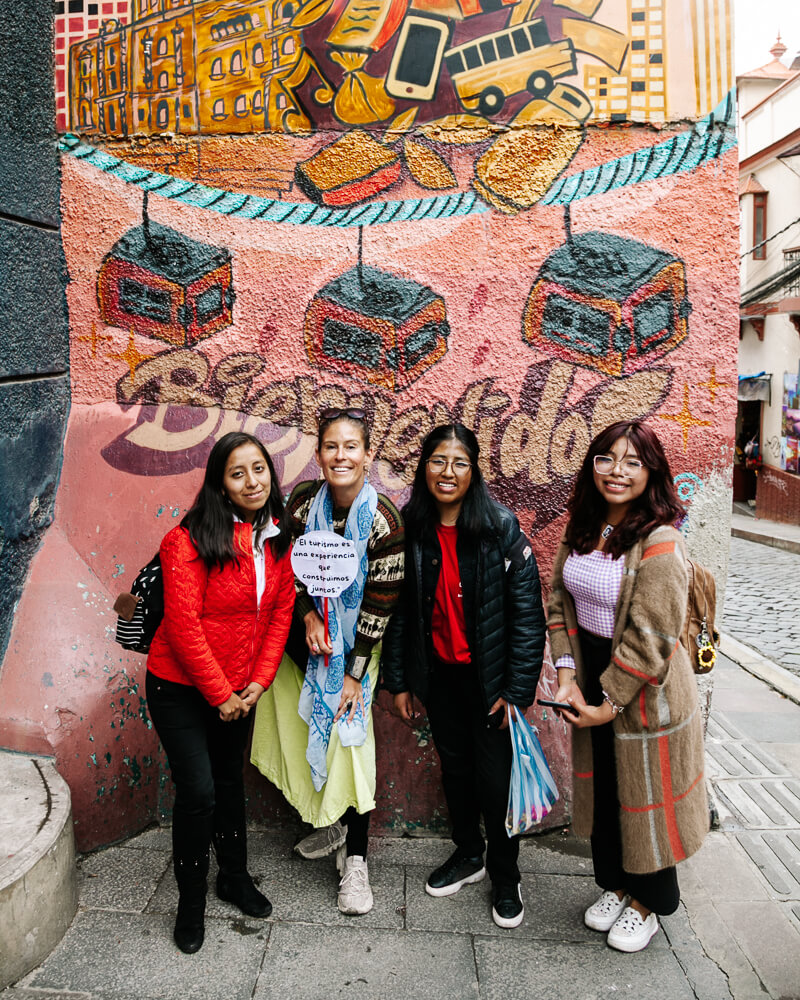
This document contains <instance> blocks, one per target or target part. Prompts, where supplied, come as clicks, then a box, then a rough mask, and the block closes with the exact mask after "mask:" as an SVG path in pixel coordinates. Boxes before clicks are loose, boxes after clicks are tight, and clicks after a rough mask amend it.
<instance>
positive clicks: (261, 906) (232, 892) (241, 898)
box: [217, 871, 272, 917]
mask: <svg viewBox="0 0 800 1000" xmlns="http://www.w3.org/2000/svg"><path fill="white" fill-rule="evenodd" d="M217 895H218V896H219V898H220V899H222V900H224V901H225V902H226V903H233V904H234V906H238V907H239V909H240V910H241V911H242V913H246V914H247V916H248V917H268V916H269V915H270V913H272V903H270V901H269V900H268V899H267V897H266V896H265V895H264V893H263V892H259V891H258V889H256V887H255V885H254V884H253V880H252V878H251V877H250V876H249V875H248V873H247V872H243V873H241V874H236V875H231V874H228V873H226V872H223V871H221V872H220V873H219V874H218V875H217Z"/></svg>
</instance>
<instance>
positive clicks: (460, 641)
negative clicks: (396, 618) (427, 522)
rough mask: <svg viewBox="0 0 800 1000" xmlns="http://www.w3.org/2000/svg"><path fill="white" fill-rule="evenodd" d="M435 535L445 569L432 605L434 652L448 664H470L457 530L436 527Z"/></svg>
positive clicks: (451, 527)
mask: <svg viewBox="0 0 800 1000" xmlns="http://www.w3.org/2000/svg"><path fill="white" fill-rule="evenodd" d="M436 534H437V535H438V537H439V545H440V546H441V549H442V569H441V572H440V573H439V582H438V583H437V584H436V595H435V597H434V602H433V619H432V623H431V624H432V626H433V651H434V652H435V653H436V655H437V656H438V657H439V659H440V660H444V662H445V663H470V662H471V661H472V657H471V656H470V652H469V644H468V643H467V628H466V623H465V621H464V600H463V596H462V593H461V571H460V570H459V567H458V556H457V554H456V542H457V541H458V528H457V527H456V526H455V525H445V524H437V525H436Z"/></svg>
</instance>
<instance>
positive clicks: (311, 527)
mask: <svg viewBox="0 0 800 1000" xmlns="http://www.w3.org/2000/svg"><path fill="white" fill-rule="evenodd" d="M377 509H378V494H377V493H376V492H375V488H374V487H373V486H370V485H369V483H364V485H363V486H362V487H361V492H360V493H359V494H358V496H357V497H356V498H355V500H354V501H353V503H352V506H351V507H350V511H349V513H348V515H347V523H346V524H345V529H344V537H345V538H350V539H352V541H353V543H354V545H355V547H356V554H357V556H358V573H357V575H356V578H355V580H353V582H352V583H351V584H350V586H349V587H348V588H347V590H345V591H344V593H342V594H340V595H339V597H335V598H328V635H329V638H330V644H331V646H333V653H332V654H331V655H330V656H329V657H328V666H327V667H326V666H325V656H324V654H322V653H320V654H318V655H317V656H314V655H313V654H309V657H308V667H307V668H306V677H305V680H304V681H303V687H302V689H301V691H300V703H299V705H298V706H297V711H298V713H299V714H300V717H301V718H302V719H303V721H304V722H305V723H306V724H307V725H308V746H307V748H306V760H307V761H308V764H309V767H310V768H311V781H312V782H313V785H314V788H315V789H316V790H317V791H320V790H321V789H322V787H323V786H324V784H325V782H326V781H327V780H328V765H327V756H328V743H329V741H330V738H331V730H332V729H333V717H334V715H336V712H337V711H338V709H339V702H340V700H341V694H342V685H343V684H344V668H345V664H346V663H347V657H348V654H349V653H350V650H351V649H352V648H353V643H354V642H355V637H356V622H357V621H358V613H359V611H360V609H361V599H362V597H363V596H364V584H365V583H366V580H367V572H368V570H369V556H368V554H367V541H368V539H369V533H370V531H371V529H372V522H373V520H374V518H375V511H376V510H377ZM309 531H333V497H332V496H331V492H330V489H329V488H328V484H327V483H323V484H322V487H321V489H320V490H319V492H318V493H317V495H316V496H315V497H314V499H313V501H312V503H311V509H310V510H309V512H308V520H307V522H306V533H307V532H309ZM314 604H315V606H316V608H317V611H319V613H320V616H321V617H322V618H323V620H324V617H325V615H324V610H323V598H321V597H315V598H314ZM362 690H363V693H364V709H363V711H362V709H361V706H360V705H359V706H358V708H357V709H356V714H355V715H354V716H353V721H352V722H348V721H347V718H346V717H345V716H343V717H342V718H341V719H339V721H338V723H337V726H338V729H339V740H340V742H341V744H342V746H345V747H360V746H363V745H364V742H365V741H366V738H367V726H368V724H369V706H370V703H371V701H372V688H371V684H370V681H369V675H368V674H365V675H364V680H363V683H362Z"/></svg>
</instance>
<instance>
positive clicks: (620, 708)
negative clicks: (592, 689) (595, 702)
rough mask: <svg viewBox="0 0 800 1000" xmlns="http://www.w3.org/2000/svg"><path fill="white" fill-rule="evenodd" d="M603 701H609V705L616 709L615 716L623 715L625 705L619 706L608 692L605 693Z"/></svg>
mask: <svg viewBox="0 0 800 1000" xmlns="http://www.w3.org/2000/svg"><path fill="white" fill-rule="evenodd" d="M603 701H607V702H608V703H609V705H610V706H611V707H612V708H613V709H614V714H615V715H621V714H622V712H623V711H624V710H625V709H624V706H623V705H618V704H617V703H616V702H615V701H614V700H613V698H612V697H611V695H610V694H609V693H608V691H603Z"/></svg>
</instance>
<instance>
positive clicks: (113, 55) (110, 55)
mask: <svg viewBox="0 0 800 1000" xmlns="http://www.w3.org/2000/svg"><path fill="white" fill-rule="evenodd" d="M106 59H107V61H108V65H109V66H113V65H114V63H115V62H116V61H117V51H116V49H106Z"/></svg>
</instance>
